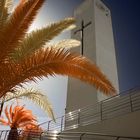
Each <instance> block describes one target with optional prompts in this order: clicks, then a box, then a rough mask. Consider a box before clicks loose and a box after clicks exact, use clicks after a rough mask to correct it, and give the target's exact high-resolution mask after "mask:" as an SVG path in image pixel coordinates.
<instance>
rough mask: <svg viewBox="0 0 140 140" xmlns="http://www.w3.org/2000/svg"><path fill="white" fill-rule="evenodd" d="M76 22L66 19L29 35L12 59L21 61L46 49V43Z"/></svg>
mask: <svg viewBox="0 0 140 140" xmlns="http://www.w3.org/2000/svg"><path fill="white" fill-rule="evenodd" d="M74 22H75V20H74V19H73V18H66V19H64V20H62V21H60V22H56V23H53V24H50V25H49V26H47V27H44V28H42V29H38V30H36V31H33V32H31V33H29V34H28V35H27V36H26V38H25V39H24V40H23V42H22V43H21V44H20V46H19V47H18V48H17V49H16V50H15V51H14V52H13V53H12V58H13V59H14V60H16V61H20V60H22V59H24V58H25V57H27V56H29V55H30V54H33V53H34V52H35V51H36V50H38V49H40V48H42V47H44V45H45V44H46V42H48V41H50V40H52V39H53V38H54V37H56V36H57V35H58V34H60V33H61V32H62V31H63V30H65V29H67V28H68V27H69V26H71V25H72V24H73V23H74Z"/></svg>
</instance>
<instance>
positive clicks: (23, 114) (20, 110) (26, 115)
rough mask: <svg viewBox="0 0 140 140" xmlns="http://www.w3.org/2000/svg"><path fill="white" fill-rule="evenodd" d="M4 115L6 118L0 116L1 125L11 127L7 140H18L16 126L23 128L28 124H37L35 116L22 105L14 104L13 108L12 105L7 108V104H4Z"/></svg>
mask: <svg viewBox="0 0 140 140" xmlns="http://www.w3.org/2000/svg"><path fill="white" fill-rule="evenodd" d="M5 115H6V117H7V120H5V119H4V118H2V117H1V118H0V122H1V123H2V124H3V125H8V126H10V128H11V130H10V132H9V135H8V140H13V139H14V140H18V137H19V136H18V131H17V129H18V128H25V127H27V126H28V125H30V126H37V120H36V117H35V116H33V114H32V111H31V110H27V109H26V108H25V107H24V106H19V105H16V106H15V107H14V108H13V106H12V105H11V106H10V108H9V110H8V106H6V108H5ZM32 128H33V127H32ZM35 128H36V127H35Z"/></svg>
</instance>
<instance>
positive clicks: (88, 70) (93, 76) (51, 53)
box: [0, 47, 115, 96]
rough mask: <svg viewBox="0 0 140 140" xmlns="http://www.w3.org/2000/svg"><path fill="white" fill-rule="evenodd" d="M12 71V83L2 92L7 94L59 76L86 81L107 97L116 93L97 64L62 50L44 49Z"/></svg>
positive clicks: (6, 85) (5, 86) (7, 84)
mask: <svg viewBox="0 0 140 140" xmlns="http://www.w3.org/2000/svg"><path fill="white" fill-rule="evenodd" d="M11 66H12V64H11ZM17 67H18V68H17ZM17 69H18V71H17ZM11 70H12V71H14V72H13V73H12V75H10V74H9V76H8V77H9V80H10V83H5V85H4V86H3V87H2V88H1V89H0V91H5V92H7V91H9V90H10V89H11V88H13V89H15V88H16V87H15V86H16V85H18V84H20V85H21V83H25V82H29V81H36V78H38V79H41V78H42V77H43V76H46V77H48V76H49V75H52V76H54V75H55V74H59V75H68V76H72V77H75V78H78V79H80V80H82V81H85V82H87V83H89V84H91V85H93V86H95V87H96V88H97V89H99V90H100V91H102V92H103V93H104V94H106V95H112V94H114V93H115V89H114V87H113V86H112V84H111V83H110V82H109V80H107V78H106V76H104V74H102V73H101V71H100V70H99V68H98V67H97V66H96V65H95V64H93V63H91V62H90V61H89V60H88V59H86V58H85V57H83V56H80V55H77V54H75V53H69V52H68V51H64V50H62V49H59V50H56V49H54V48H52V47H51V48H46V49H42V50H40V51H38V52H37V53H35V54H34V55H32V56H31V57H30V58H29V59H25V60H24V61H22V63H20V64H19V65H17V66H15V64H14V65H13V66H12V67H11ZM6 77H7V76H6ZM20 85H19V86H20ZM1 93H2V94H1V96H2V95H4V94H5V93H4V92H1Z"/></svg>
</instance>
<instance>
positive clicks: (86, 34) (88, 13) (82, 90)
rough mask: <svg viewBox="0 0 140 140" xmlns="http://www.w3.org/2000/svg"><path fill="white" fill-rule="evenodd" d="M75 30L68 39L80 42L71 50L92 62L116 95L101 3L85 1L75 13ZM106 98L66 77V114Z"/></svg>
mask: <svg viewBox="0 0 140 140" xmlns="http://www.w3.org/2000/svg"><path fill="white" fill-rule="evenodd" d="M74 17H75V18H76V21H77V22H76V24H77V27H76V28H75V29H74V30H73V31H72V35H71V36H72V38H75V39H78V40H80V41H81V46H80V47H77V48H74V49H73V50H72V51H77V52H79V53H81V54H82V55H84V56H86V57H87V58H89V59H90V60H92V61H93V62H94V63H96V64H97V65H98V66H99V68H100V69H101V71H102V72H103V73H104V74H105V75H106V76H107V77H108V79H109V80H110V81H111V82H112V84H113V86H114V87H115V88H116V90H117V92H118V93H119V84H118V73H117V63H116V53H115V47H114V38H113V30H112V21H111V12H110V10H109V9H108V8H107V6H105V4H104V3H103V2H102V1H101V0H85V1H84V2H83V3H82V4H81V5H80V6H79V7H78V8H77V9H76V10H75V11H74ZM106 98H108V97H107V96H104V95H103V94H102V93H99V91H97V90H96V89H95V88H94V87H93V86H91V85H88V84H86V83H84V82H81V81H79V80H77V79H74V78H68V92H67V103H66V113H67V112H70V111H73V110H75V109H78V108H82V107H84V106H87V105H90V104H96V103H97V102H98V101H102V100H104V99H106Z"/></svg>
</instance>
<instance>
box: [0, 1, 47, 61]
mask: <svg viewBox="0 0 140 140" xmlns="http://www.w3.org/2000/svg"><path fill="white" fill-rule="evenodd" d="M44 1H45V0H29V1H27V2H24V3H23V2H22V1H21V2H20V3H19V5H18V6H17V7H16V9H15V11H14V12H13V14H12V15H11V16H10V18H9V20H8V22H7V24H5V26H4V28H3V30H2V33H1V34H0V42H1V47H0V52H1V55H0V60H1V61H2V59H5V57H6V56H7V55H8V53H10V52H11V51H13V49H15V48H16V47H17V45H18V44H19V41H20V40H22V39H23V37H24V36H25V34H26V32H27V30H28V28H29V26H30V24H31V23H32V21H33V19H34V17H35V15H36V14H37V11H38V10H39V9H40V8H41V6H42V4H43V3H44Z"/></svg>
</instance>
